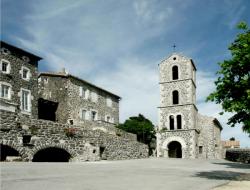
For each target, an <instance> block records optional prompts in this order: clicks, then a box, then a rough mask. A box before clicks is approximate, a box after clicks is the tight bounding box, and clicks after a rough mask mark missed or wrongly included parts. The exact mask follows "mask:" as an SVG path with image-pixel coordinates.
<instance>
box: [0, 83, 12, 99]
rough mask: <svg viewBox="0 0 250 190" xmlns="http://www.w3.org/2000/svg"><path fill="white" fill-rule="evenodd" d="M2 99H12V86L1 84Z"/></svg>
mask: <svg viewBox="0 0 250 190" xmlns="http://www.w3.org/2000/svg"><path fill="white" fill-rule="evenodd" d="M1 98H5V99H10V86H8V85H6V84H1Z"/></svg>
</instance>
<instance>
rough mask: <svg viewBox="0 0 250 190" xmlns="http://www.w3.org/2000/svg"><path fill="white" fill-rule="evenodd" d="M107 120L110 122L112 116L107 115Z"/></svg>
mask: <svg viewBox="0 0 250 190" xmlns="http://www.w3.org/2000/svg"><path fill="white" fill-rule="evenodd" d="M106 121H107V122H108V123H110V122H111V117H110V116H109V115H107V116H106Z"/></svg>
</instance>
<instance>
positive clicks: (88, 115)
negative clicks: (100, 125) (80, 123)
mask: <svg viewBox="0 0 250 190" xmlns="http://www.w3.org/2000/svg"><path fill="white" fill-rule="evenodd" d="M85 119H86V120H90V112H89V111H86V114H85Z"/></svg>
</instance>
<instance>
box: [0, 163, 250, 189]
mask: <svg viewBox="0 0 250 190" xmlns="http://www.w3.org/2000/svg"><path fill="white" fill-rule="evenodd" d="M245 174H250V165H249V164H248V165H247V164H239V163H232V162H228V161H224V160H197V159H196V160H185V159H164V158H161V159H157V158H153V159H141V160H125V161H101V162H84V163H27V162H26V163H24V162H20V163H1V190H17V189H18V190H72V189H81V190H141V189H143V190H163V189H164V190H166V189H170V190H181V189H183V190H184V189H185V190H188V189H190V190H199V189H202V190H205V189H211V188H213V187H216V186H219V185H222V184H225V183H227V182H228V181H229V180H238V179H239V177H240V176H243V178H244V180H250V179H249V175H247V176H246V175H245ZM244 176H245V177H244Z"/></svg>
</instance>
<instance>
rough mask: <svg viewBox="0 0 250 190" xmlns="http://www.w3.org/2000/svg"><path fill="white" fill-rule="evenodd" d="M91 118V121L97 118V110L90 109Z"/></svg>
mask: <svg viewBox="0 0 250 190" xmlns="http://www.w3.org/2000/svg"><path fill="white" fill-rule="evenodd" d="M91 120H92V121H95V120H97V112H96V111H91Z"/></svg>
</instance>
